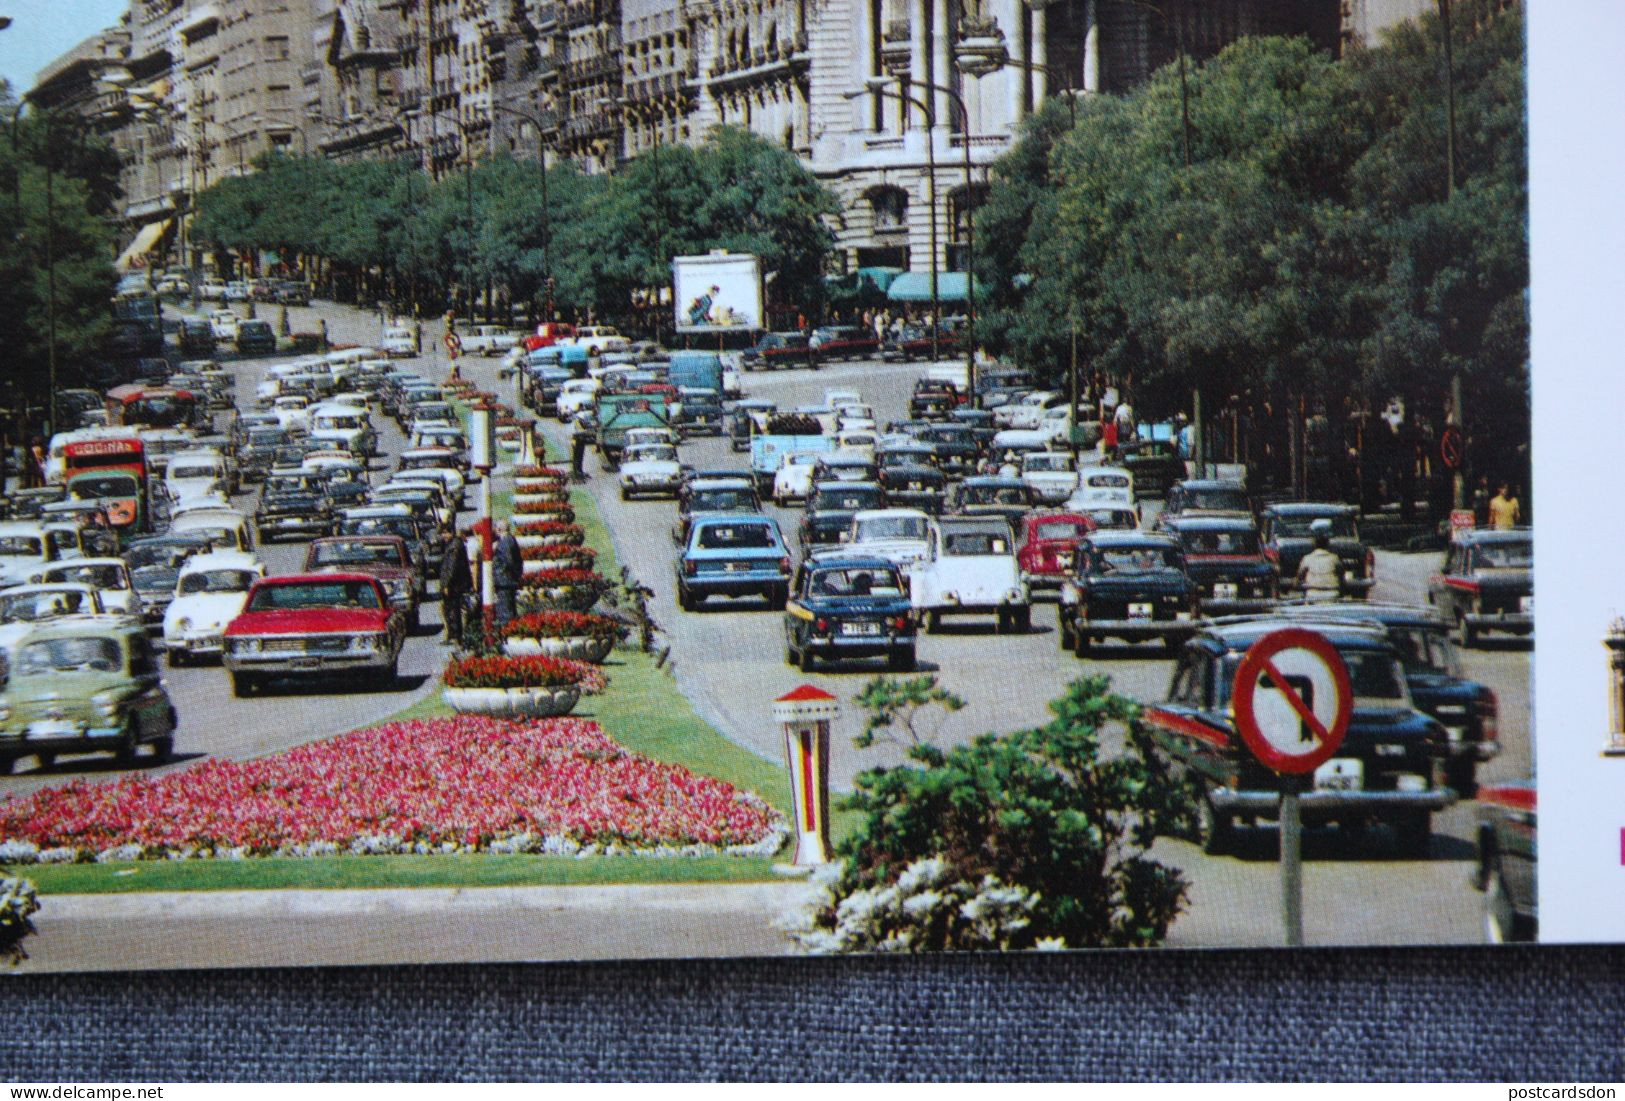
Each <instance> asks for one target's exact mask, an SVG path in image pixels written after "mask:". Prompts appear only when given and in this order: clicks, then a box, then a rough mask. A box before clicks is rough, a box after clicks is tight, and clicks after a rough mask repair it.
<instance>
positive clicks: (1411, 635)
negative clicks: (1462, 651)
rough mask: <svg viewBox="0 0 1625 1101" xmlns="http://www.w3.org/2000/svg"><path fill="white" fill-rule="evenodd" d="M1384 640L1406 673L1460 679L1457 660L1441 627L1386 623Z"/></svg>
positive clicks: (1458, 660) (1454, 649) (1453, 648)
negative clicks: (1397, 654)
mask: <svg viewBox="0 0 1625 1101" xmlns="http://www.w3.org/2000/svg"><path fill="white" fill-rule="evenodd" d="M1388 641H1390V642H1392V643H1393V644H1394V649H1395V650H1397V651H1399V661H1400V664H1401V665H1403V666H1404V667H1405V672H1406V673H1439V674H1443V675H1445V676H1448V677H1459V676H1461V661H1460V659H1459V658H1458V657H1457V655H1456V648H1455V647H1454V646H1452V645H1451V644H1450V637H1449V636H1448V635H1447V634H1446V633H1445V632H1444V630H1443V628H1439V627H1423V626H1401V625H1397V624H1390V625H1389V627H1388Z"/></svg>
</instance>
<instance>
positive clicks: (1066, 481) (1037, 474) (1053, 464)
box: [1021, 451, 1078, 505]
mask: <svg viewBox="0 0 1625 1101" xmlns="http://www.w3.org/2000/svg"><path fill="white" fill-rule="evenodd" d="M1021 482H1022V484H1023V485H1025V486H1026V487H1027V488H1028V489H1030V490H1032V493H1033V496H1034V497H1035V498H1037V499H1038V500H1039V501H1041V502H1042V503H1044V504H1046V505H1054V504H1059V503H1060V502H1062V501H1064V500H1066V499H1067V498H1068V497H1070V496H1072V491H1073V490H1075V489H1077V488H1078V466H1077V463H1075V462H1073V460H1072V456H1071V454H1070V453H1068V452H1065V451H1029V452H1027V453H1026V454H1025V455H1023V456H1022V457H1021Z"/></svg>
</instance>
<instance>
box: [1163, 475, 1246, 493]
mask: <svg viewBox="0 0 1625 1101" xmlns="http://www.w3.org/2000/svg"><path fill="white" fill-rule="evenodd" d="M1174 484H1175V485H1176V486H1179V487H1181V488H1184V489H1234V490H1236V491H1238V492H1240V493H1246V492H1247V487H1246V486H1244V485H1242V484H1241V483H1240V482H1237V481H1233V480H1231V479H1228V478H1184V479H1181V480H1180V481H1178V482H1175V483H1174Z"/></svg>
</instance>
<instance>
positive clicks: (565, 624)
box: [502, 611, 626, 662]
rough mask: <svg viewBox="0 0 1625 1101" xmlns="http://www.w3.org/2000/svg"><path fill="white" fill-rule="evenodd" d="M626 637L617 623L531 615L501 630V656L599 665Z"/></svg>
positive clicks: (561, 614)
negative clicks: (544, 658) (558, 659)
mask: <svg viewBox="0 0 1625 1101" xmlns="http://www.w3.org/2000/svg"><path fill="white" fill-rule="evenodd" d="M624 637H626V626H625V625H624V624H622V623H621V622H620V621H619V620H615V619H611V618H610V617H608V616H602V615H584V614H582V613H580V612H565V611H559V612H532V613H530V614H529V615H522V616H520V617H518V618H517V619H514V620H512V621H510V622H509V623H508V626H507V627H506V628H505V629H504V630H503V639H502V649H503V652H505V653H507V654H511V655H513V656H514V657H525V656H528V655H532V654H544V655H546V656H548V657H553V658H573V659H576V660H578V661H585V662H601V661H603V660H604V659H605V658H607V657H608V656H609V652H610V651H611V650H613V649H614V648H615V643H616V642H618V641H619V640H620V639H622V638H624Z"/></svg>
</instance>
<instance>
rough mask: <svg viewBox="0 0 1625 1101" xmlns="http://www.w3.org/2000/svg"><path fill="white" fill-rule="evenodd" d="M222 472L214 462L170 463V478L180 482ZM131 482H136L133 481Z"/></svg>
mask: <svg viewBox="0 0 1625 1101" xmlns="http://www.w3.org/2000/svg"><path fill="white" fill-rule="evenodd" d="M220 473H221V471H220V468H219V467H218V466H216V465H215V464H214V463H186V464H184V465H183V464H181V463H170V464H169V480H170V481H172V482H178V481H180V480H181V479H182V478H218V477H220ZM75 484H77V483H75ZM131 484H132V485H133V484H134V483H133V481H132V483H131Z"/></svg>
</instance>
